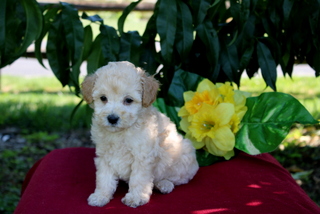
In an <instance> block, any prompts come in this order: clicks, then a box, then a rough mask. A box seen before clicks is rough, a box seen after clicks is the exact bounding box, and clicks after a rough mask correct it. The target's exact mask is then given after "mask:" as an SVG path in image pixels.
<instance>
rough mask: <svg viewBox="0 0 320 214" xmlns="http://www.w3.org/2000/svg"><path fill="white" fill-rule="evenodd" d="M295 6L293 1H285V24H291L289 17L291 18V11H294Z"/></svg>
mask: <svg viewBox="0 0 320 214" xmlns="http://www.w3.org/2000/svg"><path fill="white" fill-rule="evenodd" d="M293 4H294V1H292V0H284V1H283V8H282V10H283V16H284V21H285V23H288V22H289V17H290V14H291V10H292V7H293Z"/></svg>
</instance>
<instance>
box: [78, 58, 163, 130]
mask: <svg viewBox="0 0 320 214" xmlns="http://www.w3.org/2000/svg"><path fill="white" fill-rule="evenodd" d="M158 88H159V84H158V82H157V81H156V80H155V79H154V78H153V77H152V76H148V75H146V73H145V72H144V71H143V70H141V69H140V68H136V67H135V66H134V65H133V64H131V63H129V62H110V63H109V64H108V65H106V66H104V67H101V68H99V69H98V70H97V71H96V72H95V73H94V74H91V75H89V76H87V77H86V78H85V79H84V81H83V83H82V94H83V97H84V100H85V101H86V102H87V103H88V104H89V105H90V106H91V107H92V108H93V109H94V120H96V121H97V122H98V124H99V125H101V126H105V127H106V129H107V130H109V131H112V132H116V131H121V130H123V129H127V128H129V127H130V126H132V125H133V124H134V123H135V122H136V121H137V120H138V118H139V115H140V113H141V112H142V110H143V108H147V107H149V106H150V105H151V104H152V103H153V102H154V100H155V99H156V97H157V91H158Z"/></svg>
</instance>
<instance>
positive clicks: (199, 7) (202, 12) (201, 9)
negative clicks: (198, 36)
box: [192, 0, 220, 26]
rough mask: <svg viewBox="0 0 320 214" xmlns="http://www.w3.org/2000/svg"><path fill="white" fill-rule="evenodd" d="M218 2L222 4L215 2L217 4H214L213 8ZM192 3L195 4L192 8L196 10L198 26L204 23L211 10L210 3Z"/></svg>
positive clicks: (201, 0) (196, 24)
mask: <svg viewBox="0 0 320 214" xmlns="http://www.w3.org/2000/svg"><path fill="white" fill-rule="evenodd" d="M218 2H220V0H218V1H215V3H213V5H212V6H211V7H213V6H215V5H216V4H217V3H218ZM192 3H193V5H192V6H193V7H192V8H194V10H195V11H196V12H195V15H196V18H195V26H198V25H200V24H202V23H203V22H204V19H205V17H206V15H207V12H208V9H209V8H210V1H208V0H200V1H193V2H192Z"/></svg>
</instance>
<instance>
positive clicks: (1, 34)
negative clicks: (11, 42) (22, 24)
mask: <svg viewBox="0 0 320 214" xmlns="http://www.w3.org/2000/svg"><path fill="white" fill-rule="evenodd" d="M6 3H7V0H2V3H1V4H0V62H1V56H2V54H3V52H4V48H5V40H6Z"/></svg>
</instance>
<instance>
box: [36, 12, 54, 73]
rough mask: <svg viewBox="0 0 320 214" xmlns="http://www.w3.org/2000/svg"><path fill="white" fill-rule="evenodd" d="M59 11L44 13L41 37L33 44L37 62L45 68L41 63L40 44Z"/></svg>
mask: <svg viewBox="0 0 320 214" xmlns="http://www.w3.org/2000/svg"><path fill="white" fill-rule="evenodd" d="M59 10H60V8H59V7H54V8H49V9H48V10H47V11H46V13H45V14H44V19H43V27H42V31H41V35H40V36H39V38H38V39H37V40H36V42H35V55H36V58H37V60H38V62H39V63H40V64H41V65H42V66H43V67H44V68H45V66H44V64H43V61H42V52H41V44H42V40H43V38H44V37H45V36H46V35H47V33H48V31H49V28H50V26H51V23H52V20H54V17H55V16H56V15H57V13H58V11H59Z"/></svg>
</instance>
